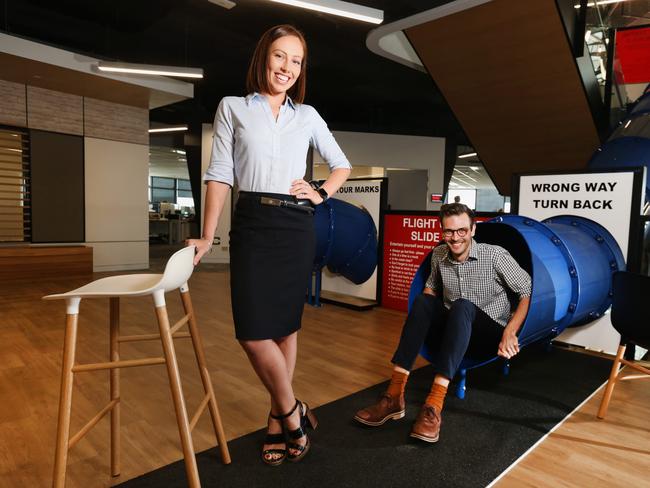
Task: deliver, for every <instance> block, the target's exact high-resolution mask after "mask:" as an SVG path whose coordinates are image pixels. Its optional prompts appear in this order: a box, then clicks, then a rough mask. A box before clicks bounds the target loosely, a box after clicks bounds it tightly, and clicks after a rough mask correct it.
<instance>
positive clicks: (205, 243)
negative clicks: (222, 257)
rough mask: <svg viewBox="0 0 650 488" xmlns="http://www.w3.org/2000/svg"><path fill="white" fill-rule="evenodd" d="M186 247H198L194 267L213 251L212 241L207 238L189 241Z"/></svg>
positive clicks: (186, 242)
mask: <svg viewBox="0 0 650 488" xmlns="http://www.w3.org/2000/svg"><path fill="white" fill-rule="evenodd" d="M185 246H196V252H195V254H194V266H196V265H197V264H199V261H201V258H202V257H203V256H204V255H206V254H208V253H209V252H210V251H211V250H212V240H211V239H205V238H203V239H187V240H186V241H185Z"/></svg>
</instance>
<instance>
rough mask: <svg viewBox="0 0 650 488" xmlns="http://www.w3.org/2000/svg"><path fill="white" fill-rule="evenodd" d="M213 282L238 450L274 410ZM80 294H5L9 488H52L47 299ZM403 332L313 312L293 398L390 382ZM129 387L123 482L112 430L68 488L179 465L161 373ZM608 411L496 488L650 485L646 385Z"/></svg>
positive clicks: (129, 347) (205, 437) (570, 424)
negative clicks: (114, 459) (113, 469)
mask: <svg viewBox="0 0 650 488" xmlns="http://www.w3.org/2000/svg"><path fill="white" fill-rule="evenodd" d="M210 269H211V270H210V271H197V272H195V273H194V275H193V277H192V279H191V281H190V291H191V293H192V298H193V301H194V308H195V312H196V314H197V318H198V323H199V326H200V328H201V331H202V333H203V339H204V343H205V348H206V354H207V359H208V366H209V368H210V370H211V372H212V377H213V382H214V385H215V390H216V394H217V400H218V401H219V406H220V409H221V414H222V417H223V419H224V423H225V428H226V434H227V436H228V438H229V439H232V438H235V437H238V436H241V435H243V434H246V433H248V432H251V431H254V430H257V429H259V428H260V427H262V426H263V425H264V422H265V418H266V414H267V412H268V409H269V406H268V404H267V403H266V392H265V390H264V389H263V387H262V386H261V384H260V383H259V381H258V379H257V377H256V376H255V374H254V372H253V370H252V368H251V367H250V365H249V363H248V361H247V360H246V358H245V355H244V353H243V352H242V350H241V348H240V347H239V345H238V344H237V342H236V341H235V339H234V336H233V330H232V325H231V317H230V299H229V291H228V273H227V271H225V270H223V269H222V270H219V269H217V270H215V269H214V267H213V268H210ZM80 284H82V283H80V282H79V281H78V280H77V281H70V280H67V281H66V280H59V281H49V282H44V281H41V282H36V283H28V284H24V285H17V286H12V287H9V286H8V285H6V284H5V285H0V487H2V488H4V487H11V488H18V487H29V488H33V487H41V486H49V485H50V483H51V476H52V466H53V447H54V438H55V432H56V415H57V406H58V395H59V374H60V367H61V352H62V343H63V325H64V318H65V316H64V314H65V307H64V304H63V303H62V302H44V301H41V300H40V297H41V296H43V295H46V294H49V293H55V292H61V291H65V290H68V289H71V288H73V287H75V286H78V285H80ZM270 286H271V285H270ZM261 292H263V290H261ZM167 300H168V308H169V311H170V314H171V318H172V321H174V317H180V315H181V310H182V307H181V303H180V299H179V297H178V296H177V295H176V294H169V295H168V296H167ZM107 318H108V300H86V301H83V302H82V304H81V312H80V321H79V324H80V335H79V345H78V354H77V357H78V361H79V362H90V361H99V360H106V359H107V352H108V323H107ZM403 319H404V314H402V313H399V312H394V311H391V310H386V309H380V308H379V309H374V310H372V311H366V312H354V311H350V310H348V309H345V308H340V307H336V306H334V305H325V306H324V307H323V308H321V309H315V308H311V307H306V309H305V316H304V320H303V329H302V331H301V333H300V336H299V337H300V338H299V344H300V346H299V356H298V366H297V372H296V376H295V382H294V386H295V390H296V393H297V395H298V397H299V398H301V399H304V400H306V401H308V402H309V403H310V405H312V406H319V405H322V404H324V403H328V402H331V401H333V400H336V399H338V398H341V397H344V396H346V395H349V394H351V393H354V392H356V391H358V390H360V389H363V388H365V387H367V386H370V385H373V384H376V383H378V382H381V381H383V380H385V379H386V378H388V376H389V374H390V367H389V359H390V357H391V354H392V352H393V348H394V347H395V345H396V342H397V339H398V337H399V332H400V329H401V325H402V322H403ZM155 330H156V326H155V314H154V311H153V306H152V302H151V300H150V299H149V298H145V299H141V298H134V299H128V300H124V301H123V304H122V333H124V334H131V333H149V332H155ZM160 351H161V348H160V346H159V345H157V344H155V343H152V344H124V345H123V346H122V356H123V358H127V356H128V357H130V358H137V357H143V356H146V355H160ZM177 351H178V354H179V362H180V366H181V373H182V379H183V382H184V383H183V385H184V388H185V393H186V398H187V401H188V406H189V409H190V410H191V411H193V410H194V408H195V406H196V405H197V404H198V403H199V398H200V392H201V383H200V379H199V376H198V374H197V368H196V364H195V361H194V358H193V356H192V350H191V346H190V344H189V343H188V342H187V341H183V340H179V341H177ZM122 378H123V379H122V385H121V387H122V474H121V476H120V477H118V478H112V479H111V477H110V476H109V455H108V440H109V430H108V420H102V421H101V422H100V423H99V424H98V425H97V426H96V427H95V428H94V429H93V430H92V431H91V432H90V434H88V436H87V437H86V438H85V439H84V440H82V441H81V442H80V443H79V444H78V445H77V446H75V448H74V449H73V450H72V451H71V454H70V459H69V465H68V478H67V479H68V485H67V486H69V487H102V486H111V485H113V484H116V483H119V482H121V481H124V480H126V479H129V478H132V477H135V476H138V475H140V474H142V473H145V472H148V471H151V470H153V469H156V468H158V467H160V466H163V465H165V464H168V463H170V462H172V461H175V460H177V459H180V457H181V451H180V448H179V442H178V431H177V428H176V423H175V417H174V410H173V407H172V403H171V397H170V394H169V388H168V383H167V376H166V372H165V369H164V366H150V367H148V368H137V369H124V370H122ZM107 380H108V373H107V372H95V373H85V374H84V375H81V374H80V375H77V377H76V380H75V390H74V393H73V422H72V430H73V431H76V430H77V429H78V428H79V427H80V426H81V425H83V424H84V423H85V422H86V421H87V420H88V419H90V418H91V417H92V416H93V415H94V414H95V413H96V411H97V409H98V408H99V407H100V406H102V405H103V404H104V403H105V401H107V399H108V386H107ZM599 400H600V394H597V395H596V396H595V397H594V398H592V400H591V401H590V402H588V403H587V404H586V405H585V406H584V407H583V408H582V409H581V410H580V411H578V412H577V413H576V414H575V415H574V416H573V417H572V418H571V419H570V420H569V421H567V422H566V423H565V424H563V425H562V426H561V427H560V428H559V429H557V430H556V431H555V432H553V433H552V434H551V435H550V436H549V437H548V438H547V439H546V440H545V441H543V443H542V444H541V445H540V446H539V447H537V448H536V449H535V450H534V451H533V452H532V453H531V454H530V455H528V456H527V457H526V458H525V459H524V460H523V461H522V462H521V463H520V464H518V465H517V466H516V467H515V468H514V469H512V471H510V472H509V473H507V474H506V476H504V478H503V479H502V480H500V481H499V482H498V484H497V486H517V487H520V486H537V487H539V486H575V487H584V486H589V487H598V486H609V487H611V486H635V487H640V486H650V484H649V482H648V479H650V477H649V475H648V473H650V381H645V380H640V381H631V382H623V384H620V385H619V386H617V388H616V390H615V392H614V397H613V400H612V403H611V406H610V414H609V416H608V418H607V420H606V421H597V420H596V419H595V415H594V413H595V410H596V406H597V404H598V402H599ZM352 414H353V412H350V415H352ZM443 435H444V431H443ZM194 439H195V445H196V448H197V450H203V449H206V448H209V447H211V446H213V445H214V442H215V441H214V438H213V434H211V430H210V426H209V420H208V417H207V416H204V418H203V419H202V420H201V421H200V422H199V424H198V426H197V428H196V430H195V431H194ZM235 462H236V460H235Z"/></svg>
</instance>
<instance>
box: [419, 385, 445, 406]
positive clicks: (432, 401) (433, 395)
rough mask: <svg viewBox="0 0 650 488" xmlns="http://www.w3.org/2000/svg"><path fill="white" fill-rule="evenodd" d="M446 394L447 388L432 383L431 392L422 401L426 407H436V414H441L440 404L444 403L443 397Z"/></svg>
mask: <svg viewBox="0 0 650 488" xmlns="http://www.w3.org/2000/svg"><path fill="white" fill-rule="evenodd" d="M446 394H447V387H446V386H442V385H439V384H438V383H434V384H433V385H431V391H430V392H429V395H428V396H427V399H426V400H425V401H424V403H425V404H426V405H431V406H432V407H436V410H437V411H438V413H440V412H442V404H443V403H445V395H446Z"/></svg>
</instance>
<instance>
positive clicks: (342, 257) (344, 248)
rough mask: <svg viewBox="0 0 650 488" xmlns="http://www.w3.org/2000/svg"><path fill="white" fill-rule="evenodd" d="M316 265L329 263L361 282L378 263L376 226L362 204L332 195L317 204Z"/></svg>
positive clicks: (350, 277) (350, 278) (349, 277)
mask: <svg viewBox="0 0 650 488" xmlns="http://www.w3.org/2000/svg"><path fill="white" fill-rule="evenodd" d="M314 227H315V230H316V257H315V258H314V269H315V270H316V271H320V270H321V268H323V267H324V266H327V269H329V270H330V271H331V272H332V273H338V274H341V275H342V276H344V277H345V278H347V279H349V280H350V281H352V282H353V283H355V284H357V285H359V284H361V283H364V282H365V281H367V280H368V279H369V278H370V277H371V276H372V273H373V272H374V271H375V268H376V267H377V227H376V226H375V222H374V221H373V220H372V216H371V215H370V213H369V212H368V210H366V209H365V208H363V207H357V206H356V205H352V204H351V203H348V202H344V201H342V200H338V199H336V198H330V199H328V200H327V201H326V202H324V203H323V204H321V205H317V206H316V211H315V213H314Z"/></svg>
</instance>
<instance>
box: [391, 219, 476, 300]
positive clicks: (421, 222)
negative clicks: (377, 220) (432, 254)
mask: <svg viewBox="0 0 650 488" xmlns="http://www.w3.org/2000/svg"><path fill="white" fill-rule="evenodd" d="M475 220H476V221H477V222H480V221H483V220H488V219H487V218H486V217H478V218H476V219H475ZM441 239H442V227H441V226H440V219H439V217H438V215H435V214H434V215H412V214H387V215H384V242H383V246H384V259H383V271H382V279H381V305H382V307H386V308H392V309H393V310H401V311H403V312H406V311H407V310H408V297H409V291H410V289H411V281H413V277H414V276H415V273H416V272H417V270H418V268H419V267H420V264H421V263H422V261H423V259H424V257H425V256H426V255H427V254H429V251H431V249H433V248H434V247H435V245H436V244H437V243H439V242H440V241H441Z"/></svg>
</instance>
